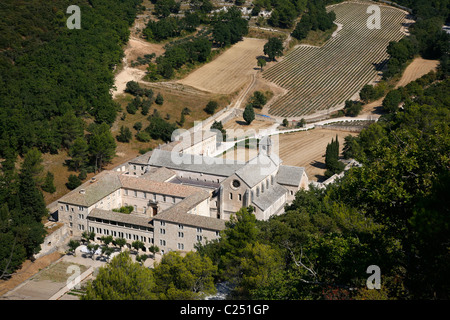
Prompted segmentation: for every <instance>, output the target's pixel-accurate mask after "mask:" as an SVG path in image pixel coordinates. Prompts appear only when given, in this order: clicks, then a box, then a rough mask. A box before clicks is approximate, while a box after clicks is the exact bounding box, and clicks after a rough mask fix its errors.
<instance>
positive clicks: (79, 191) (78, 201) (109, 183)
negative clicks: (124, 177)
mask: <svg viewBox="0 0 450 320" xmlns="http://www.w3.org/2000/svg"><path fill="white" fill-rule="evenodd" d="M120 176H121V173H119V172H115V171H102V172H100V173H99V174H98V175H96V176H95V180H93V179H91V180H89V181H87V182H85V183H83V184H82V185H80V186H79V187H78V188H76V189H74V190H72V191H71V192H69V193H68V194H66V195H64V196H63V197H61V198H60V199H59V200H58V201H59V202H65V203H71V204H74V205H79V206H85V207H89V206H91V205H93V204H95V203H96V202H97V201H99V200H100V199H103V198H104V197H106V196H107V195H109V194H111V193H112V192H114V191H116V190H118V189H120V187H121V182H120V179H119V177H120Z"/></svg>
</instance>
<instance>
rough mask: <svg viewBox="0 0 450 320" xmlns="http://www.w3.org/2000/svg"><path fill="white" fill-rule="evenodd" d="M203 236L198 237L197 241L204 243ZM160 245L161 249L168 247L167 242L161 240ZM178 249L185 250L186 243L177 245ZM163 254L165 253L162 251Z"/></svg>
mask: <svg viewBox="0 0 450 320" xmlns="http://www.w3.org/2000/svg"><path fill="white" fill-rule="evenodd" d="M199 237H200V239H199ZM201 238H202V236H197V240H198V241H202V239H201ZM159 245H160V246H161V247H165V246H166V240H162V239H161V240H159ZM177 248H178V250H184V243H180V242H179V243H177ZM161 252H163V250H162V251H161Z"/></svg>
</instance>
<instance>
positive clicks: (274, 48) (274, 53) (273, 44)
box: [264, 37, 284, 61]
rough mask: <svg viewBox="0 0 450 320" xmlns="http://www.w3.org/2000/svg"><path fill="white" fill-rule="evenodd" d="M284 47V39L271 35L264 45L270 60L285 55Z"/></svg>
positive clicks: (265, 52)
mask: <svg viewBox="0 0 450 320" xmlns="http://www.w3.org/2000/svg"><path fill="white" fill-rule="evenodd" d="M283 49H284V48H283V41H282V40H281V39H280V38H277V37H270V38H269V40H268V41H267V43H266V44H265V45H264V54H266V55H267V56H268V57H269V59H270V60H272V61H275V58H276V57H280V56H282V55H283Z"/></svg>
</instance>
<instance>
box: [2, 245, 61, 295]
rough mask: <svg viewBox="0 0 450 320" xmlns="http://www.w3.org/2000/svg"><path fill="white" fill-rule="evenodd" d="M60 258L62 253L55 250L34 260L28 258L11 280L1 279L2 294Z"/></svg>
mask: <svg viewBox="0 0 450 320" xmlns="http://www.w3.org/2000/svg"><path fill="white" fill-rule="evenodd" d="M59 258H61V254H60V253H59V252H54V253H51V254H48V255H46V256H43V257H41V258H39V259H36V260H35V261H34V262H31V261H30V260H26V261H25V262H24V263H23V264H22V267H21V268H20V270H18V271H17V272H16V273H14V274H13V275H12V277H11V278H10V279H9V280H0V296H2V295H4V294H5V293H7V292H8V291H10V290H12V289H14V288H15V287H16V286H18V285H19V284H21V283H22V282H24V281H25V280H27V279H29V278H30V277H32V276H34V275H35V274H36V273H38V272H39V271H40V270H42V269H44V268H46V267H47V266H49V265H50V264H52V263H53V262H55V261H56V260H58V259H59Z"/></svg>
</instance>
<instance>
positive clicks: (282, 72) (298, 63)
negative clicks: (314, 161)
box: [263, 2, 406, 117]
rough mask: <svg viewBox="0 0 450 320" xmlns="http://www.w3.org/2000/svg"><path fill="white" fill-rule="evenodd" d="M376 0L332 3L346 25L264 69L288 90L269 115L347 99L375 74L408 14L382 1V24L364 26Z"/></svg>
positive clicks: (322, 107) (270, 78) (325, 106)
mask: <svg viewBox="0 0 450 320" xmlns="http://www.w3.org/2000/svg"><path fill="white" fill-rule="evenodd" d="M371 4H373V3H372V2H365V3H364V2H347V3H342V4H338V5H335V6H330V7H328V8H327V10H333V11H334V12H335V13H336V21H335V22H336V23H339V24H342V25H343V26H342V29H341V30H340V31H339V32H338V33H337V35H336V36H335V37H332V38H331V39H329V40H328V41H327V42H326V43H325V44H324V45H323V46H322V47H320V48H319V47H312V46H298V47H297V48H296V49H294V50H293V51H291V52H290V53H289V54H288V55H286V56H285V57H284V59H283V60H282V61H280V62H279V63H277V64H275V65H274V66H272V67H270V68H268V69H267V70H265V71H264V73H263V77H264V78H265V79H266V80H268V81H270V82H273V83H275V84H277V85H279V86H280V87H282V88H284V89H287V93H286V94H285V95H283V96H281V97H280V98H278V99H277V100H276V101H274V103H272V105H271V106H270V109H269V114H271V115H274V116H280V117H298V116H302V115H307V114H311V113H314V112H315V111H318V110H327V109H330V108H334V107H337V106H338V105H340V104H343V103H344V102H345V100H347V99H350V98H351V97H352V96H353V95H354V94H356V93H358V92H359V90H360V89H361V88H362V87H363V86H364V85H365V84H367V83H369V82H370V81H372V80H373V79H375V78H376V77H377V75H378V73H379V72H380V70H381V69H382V67H383V66H384V64H385V63H386V61H387V58H388V57H389V56H388V54H387V53H386V48H387V46H388V44H389V42H390V41H398V40H400V39H401V38H402V37H404V36H405V34H404V33H402V31H401V29H402V23H404V21H405V18H406V14H405V13H404V12H403V11H401V10H399V9H396V8H393V7H388V6H380V9H381V28H380V29H369V28H368V27H367V25H366V22H367V19H368V18H369V17H370V16H371V13H366V11H367V8H368V6H369V5H371Z"/></svg>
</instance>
